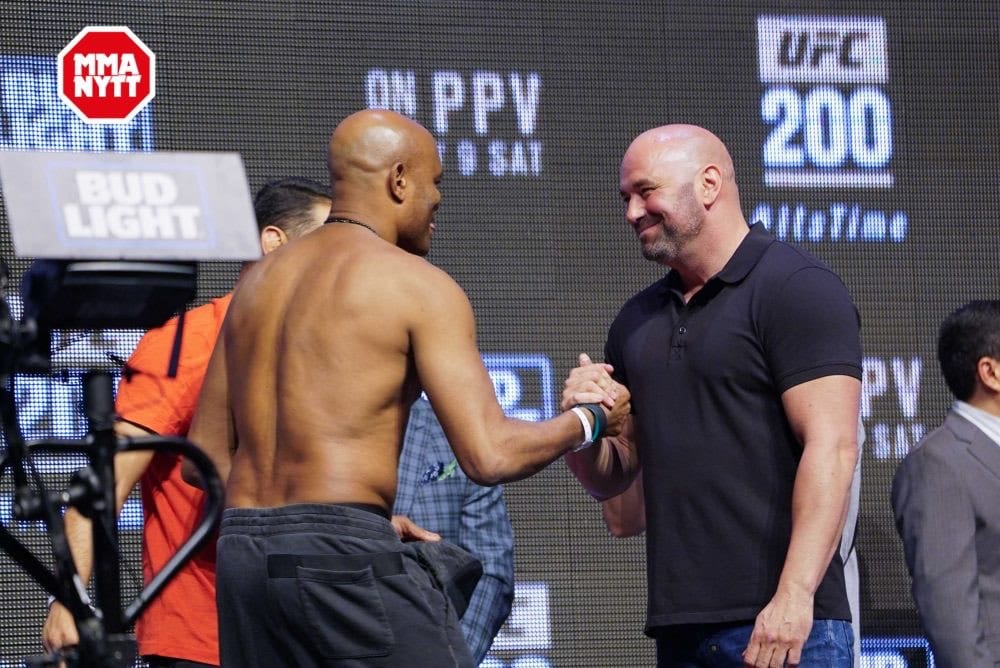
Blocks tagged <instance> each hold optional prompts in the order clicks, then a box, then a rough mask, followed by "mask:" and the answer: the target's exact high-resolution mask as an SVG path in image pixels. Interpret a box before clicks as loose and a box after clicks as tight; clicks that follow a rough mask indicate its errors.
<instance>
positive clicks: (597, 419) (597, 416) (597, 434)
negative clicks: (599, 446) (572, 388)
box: [578, 404, 608, 443]
mask: <svg viewBox="0 0 1000 668" xmlns="http://www.w3.org/2000/svg"><path fill="white" fill-rule="evenodd" d="M578 405H579V406H580V408H583V409H585V410H588V411H590V414H591V415H593V416H594V436H593V440H594V443H597V442H598V441H600V440H601V438H602V437H603V436H604V432H605V431H606V430H607V427H608V417H607V415H605V414H604V409H603V408H602V407H601V405H600V404H578Z"/></svg>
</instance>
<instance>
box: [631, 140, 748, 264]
mask: <svg viewBox="0 0 1000 668" xmlns="http://www.w3.org/2000/svg"><path fill="white" fill-rule="evenodd" d="M619 189H620V193H621V197H622V201H623V202H624V203H625V219H626V220H627V221H628V223H629V224H630V225H631V226H632V228H633V229H634V230H635V232H636V234H637V235H638V237H639V240H640V242H641V243H642V249H643V255H644V256H645V257H646V258H647V259H650V260H653V261H656V262H659V263H661V264H665V265H668V266H670V267H672V268H674V269H677V270H678V271H685V272H687V275H688V280H691V281H698V280H701V278H705V277H707V276H711V275H712V274H713V273H714V272H715V271H718V270H719V269H720V268H721V267H722V266H723V264H724V263H725V260H726V259H728V257H729V255H726V253H728V252H730V251H732V250H734V249H735V248H736V246H737V245H738V244H739V241H740V240H741V239H742V238H743V236H745V235H746V231H747V229H748V227H747V225H746V221H745V219H744V218H743V213H742V210H741V206H740V196H739V192H738V190H737V188H736V177H735V170H734V169H733V159H732V157H730V155H729V151H728V150H727V149H726V147H725V145H724V144H723V143H722V141H721V140H720V139H719V138H718V137H716V136H715V135H714V134H712V133H711V132H709V131H708V130H706V129H704V128H700V127H697V126H695V125H664V126H662V127H658V128H653V129H652V130H647V131H646V132H643V133H642V134H641V135H639V136H638V137H636V138H635V140H634V141H633V142H632V144H631V145H630V146H629V147H628V150H627V151H625V157H624V158H622V165H621V172H620V174H619ZM703 274H704V276H703Z"/></svg>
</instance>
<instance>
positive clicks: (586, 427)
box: [569, 406, 594, 452]
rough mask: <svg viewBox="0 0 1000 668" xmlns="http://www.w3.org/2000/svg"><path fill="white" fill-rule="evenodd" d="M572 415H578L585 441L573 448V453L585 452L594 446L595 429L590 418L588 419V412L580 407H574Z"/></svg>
mask: <svg viewBox="0 0 1000 668" xmlns="http://www.w3.org/2000/svg"><path fill="white" fill-rule="evenodd" d="M569 410H570V412H571V413H573V414H574V415H576V417H577V418H578V419H579V420H580V425H581V426H582V427H583V441H582V442H581V443H580V445H578V446H576V447H575V448H573V452H580V451H581V450H585V449H586V448H589V447H590V446H592V445H593V444H594V429H593V427H591V425H590V418H588V417H587V413H588V411H586V410H584V409H583V408H581V407H580V406H573V408H571V409H569Z"/></svg>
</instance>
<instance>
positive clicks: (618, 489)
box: [561, 354, 639, 501]
mask: <svg viewBox="0 0 1000 668" xmlns="http://www.w3.org/2000/svg"><path fill="white" fill-rule="evenodd" d="M602 367H604V368H603V369H602ZM609 371H611V368H610V366H608V365H600V364H594V363H593V362H592V361H591V360H590V357H588V356H587V355H586V354H581V355H580V358H579V366H577V367H576V368H575V369H573V370H572V371H570V374H569V377H568V378H567V379H566V382H565V384H564V387H563V396H562V402H561V407H562V409H563V410H568V409H569V408H571V407H573V406H575V405H576V404H579V403H583V402H587V401H594V400H595V398H596V397H598V396H600V394H601V393H603V392H613V393H617V392H620V391H622V390H624V387H623V386H622V385H619V384H618V383H616V382H615V381H614V380H613V379H611V377H610V376H609V375H608V373H607V372H609ZM566 465H567V466H568V467H569V470H570V471H572V472H573V475H575V476H576V478H577V480H579V481H580V484H581V485H583V488H584V489H585V490H587V492H588V493H590V494H591V496H593V497H594V498H596V499H599V500H602V501H603V500H605V499H610V498H612V497H615V496H618V495H619V494H621V493H622V492H624V491H625V490H626V489H627V488H628V486H629V485H630V484H632V481H633V480H634V479H635V478H636V476H637V475H638V474H639V455H638V452H637V450H636V447H635V437H634V431H633V424H632V417H631V416H628V417H626V418H625V422H624V423H623V425H622V430H621V433H619V434H618V435H617V436H614V437H609V438H605V439H602V440H601V442H600V443H596V444H595V445H594V447H591V448H587V449H586V450H582V451H580V452H572V453H568V454H567V455H566Z"/></svg>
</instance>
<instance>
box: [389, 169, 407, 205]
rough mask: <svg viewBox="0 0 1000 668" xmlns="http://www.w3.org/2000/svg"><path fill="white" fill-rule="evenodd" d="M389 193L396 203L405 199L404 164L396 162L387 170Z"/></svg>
mask: <svg viewBox="0 0 1000 668" xmlns="http://www.w3.org/2000/svg"><path fill="white" fill-rule="evenodd" d="M387 178H388V179H389V183H388V186H389V194H390V195H392V198H393V199H394V200H396V202H397V203H402V201H403V200H404V199H406V185H407V184H406V166H405V165H404V164H403V163H401V162H397V163H395V164H394V165H393V166H392V169H390V170H389V175H388V177H387Z"/></svg>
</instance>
